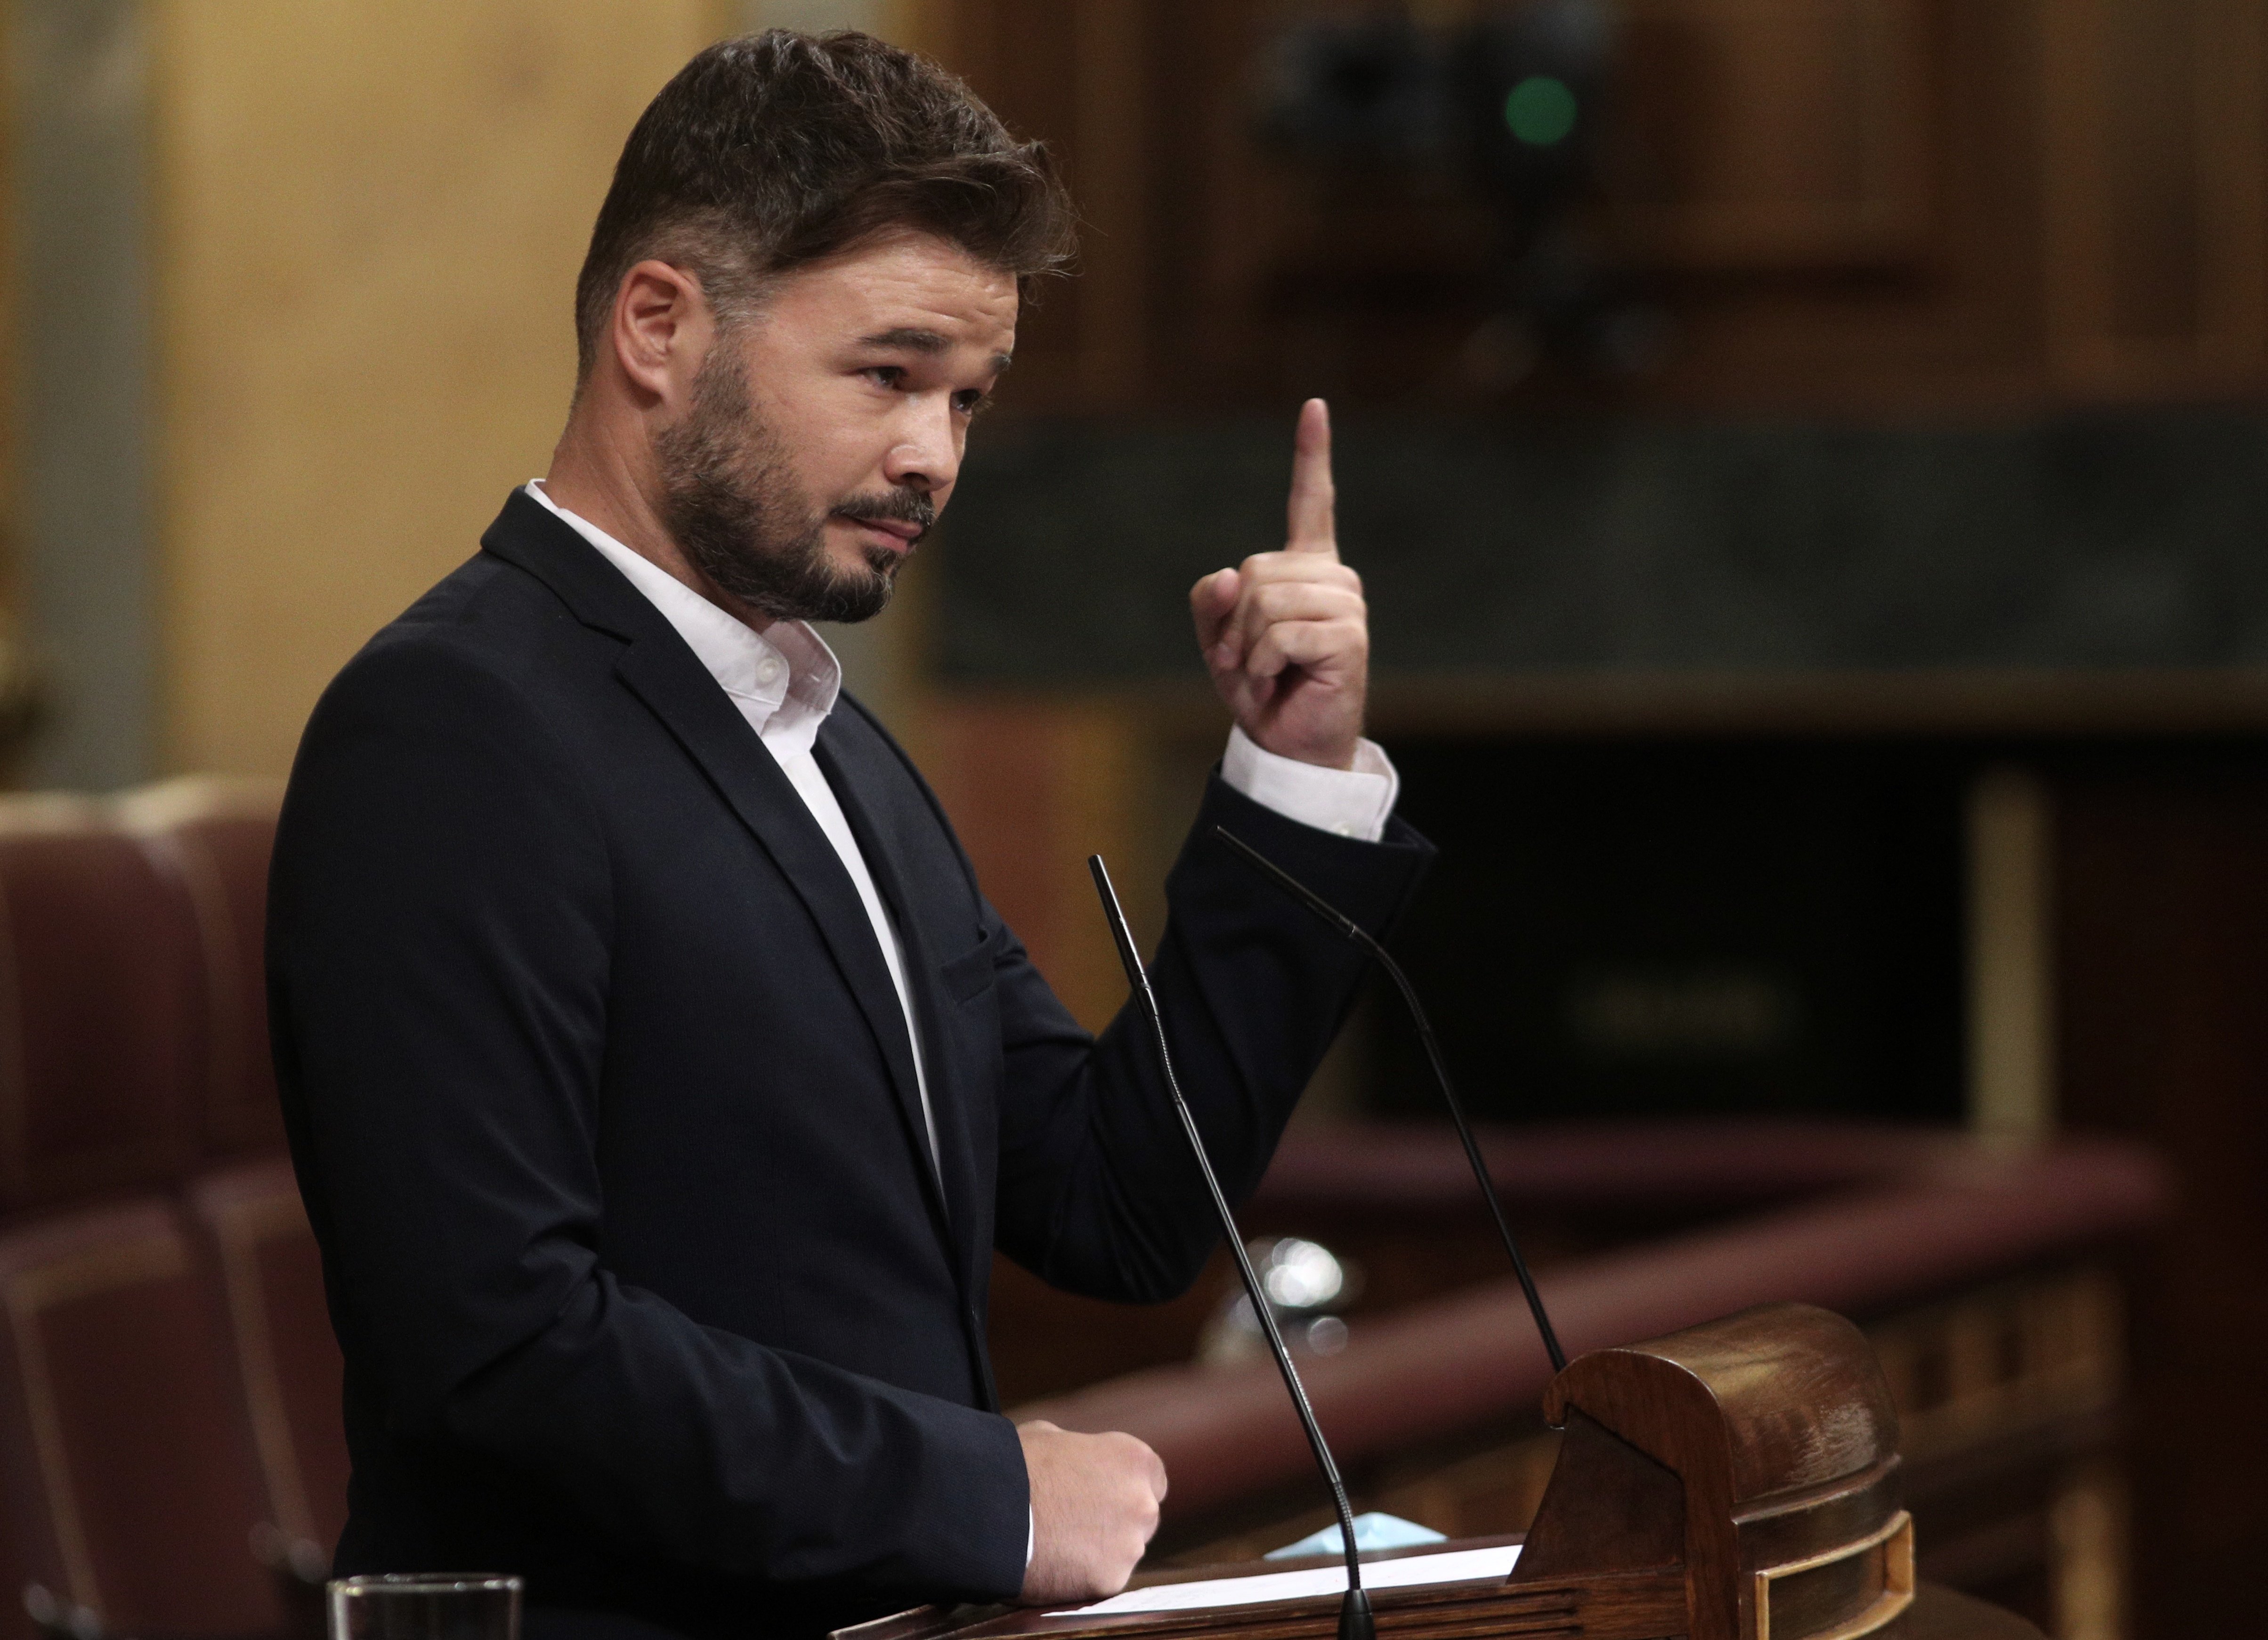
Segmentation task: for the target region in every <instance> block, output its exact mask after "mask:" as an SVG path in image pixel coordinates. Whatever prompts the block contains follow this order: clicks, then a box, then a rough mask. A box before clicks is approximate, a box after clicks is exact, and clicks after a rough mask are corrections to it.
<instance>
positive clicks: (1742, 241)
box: [1609, 0, 1935, 268]
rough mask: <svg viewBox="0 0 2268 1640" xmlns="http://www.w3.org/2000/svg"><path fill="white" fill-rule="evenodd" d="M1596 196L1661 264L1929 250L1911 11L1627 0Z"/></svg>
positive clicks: (1921, 77)
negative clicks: (1612, 146) (1610, 141)
mask: <svg viewBox="0 0 2268 1640" xmlns="http://www.w3.org/2000/svg"><path fill="white" fill-rule="evenodd" d="M1927 22H1928V19H1927V18H1926V16H1925V14H1924V8H1923V6H1922V4H1921V3H1920V0H1633V4H1629V5H1628V6H1626V8H1625V10H1624V32H1623V49H1624V65H1623V69H1622V70H1621V76H1620V81H1619V85H1618V86H1617V95H1616V106H1615V111H1614V120H1615V124H1616V132H1617V147H1618V149H1619V152H1618V153H1616V155H1615V156H1614V158H1613V160H1612V162H1611V163H1610V165H1609V200H1610V209H1611V210H1612V211H1613V215H1614V220H1615V227H1616V234H1617V236H1618V237H1619V238H1620V239H1621V240H1622V242H1623V244H1624V246H1626V247H1627V248H1628V249H1629V250H1630V251H1631V252H1632V253H1633V254H1636V255H1638V256H1639V257H1640V258H1642V259H1643V260H1645V261H1648V262H1650V263H1653V264H1655V265H1659V266H1665V267H1678V268H1835V267H1842V266H1846V265H1856V266H1864V265H1868V264H1874V263H1881V262H1891V263H1908V262H1911V261H1914V260H1916V259H1917V258H1918V257H1919V256H1920V255H1921V254H1924V253H1925V252H1926V250H1927V248H1928V243H1927V234H1928V230H1929V192H1930V189H1929V182H1930V177H1929V165H1928V161H1929V152H1930V149H1931V147H1932V145H1933V138H1934V136H1935V132H1934V130H1933V123H1934V121H1933V109H1932V107H1931V103H1930V95H1929V92H1930V85H1929V76H1930V69H1931V63H1930V59H1929V55H1928V50H1927V47H1928V36H1927Z"/></svg>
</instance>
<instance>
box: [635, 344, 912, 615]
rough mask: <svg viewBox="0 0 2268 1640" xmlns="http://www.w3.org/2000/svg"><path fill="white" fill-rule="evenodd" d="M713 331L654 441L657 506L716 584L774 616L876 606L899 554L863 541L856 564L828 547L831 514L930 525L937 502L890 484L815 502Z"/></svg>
mask: <svg viewBox="0 0 2268 1640" xmlns="http://www.w3.org/2000/svg"><path fill="white" fill-rule="evenodd" d="M734 351H735V350H734V349H732V348H730V347H727V346H726V345H725V337H723V336H721V335H720V336H719V337H718V339H717V341H716V342H715V343H714V344H712V345H711V348H710V349H709V357H706V358H705V359H703V360H702V362H701V369H700V370H699V371H698V372H697V373H696V375H695V377H694V379H693V403H692V406H691V408H689V409H688V410H687V412H686V414H685V415H684V416H682V417H681V418H680V419H679V420H678V421H677V423H675V424H674V425H673V426H670V427H667V428H665V429H664V430H662V432H661V433H660V434H659V437H658V438H656V439H655V441H654V454H655V458H656V460H657V463H658V465H659V468H660V481H661V518H662V523H663V524H664V525H665V526H666V527H667V528H668V530H669V533H670V534H671V535H672V536H674V538H675V539H676V541H677V544H678V546H679V547H680V548H681V549H682V550H683V551H684V553H685V555H686V556H687V557H688V558H689V559H690V560H692V562H693V564H694V566H695V567H696V569H698V570H700V571H701V573H702V574H703V575H705V576H707V577H709V580H710V582H711V584H712V585H714V586H716V587H717V589H718V591H719V592H725V593H726V594H728V595H730V596H731V597H733V598H734V599H739V600H740V602H741V603H744V604H747V605H749V606H750V607H754V608H756V609H759V610H762V612H763V613H764V614H768V615H770V616H771V617H772V618H773V619H775V620H780V621H865V620H868V619H870V618H871V617H873V616H874V615H878V614H880V613H881V612H882V610H883V608H884V607H885V606H887V604H888V603H889V601H890V593H891V592H893V591H894V590H895V586H896V584H897V575H898V571H899V570H901V569H902V568H903V567H904V564H905V561H906V555H905V554H904V553H902V552H894V551H892V550H891V549H890V548H887V547H873V548H867V549H866V551H865V565H864V567H863V568H861V569H857V570H845V569H843V567H841V566H840V565H838V564H836V563H835V561H834V560H833V559H832V558H830V557H828V553H827V534H826V532H827V521H828V519H829V518H837V517H849V518H892V519H898V520H902V521H903V522H906V523H910V524H916V525H918V526H921V528H922V529H924V530H927V529H928V528H929V526H931V525H932V523H934V522H935V521H936V519H937V505H936V504H935V503H934V502H932V501H931V500H930V498H929V497H928V496H925V495H924V494H923V493H922V492H920V491H919V490H916V489H902V488H901V489H890V490H884V491H880V492H878V493H876V494H873V495H858V496H844V497H843V498H842V499H841V500H839V501H837V502H836V503H835V504H833V505H831V506H828V507H817V506H814V505H813V504H812V501H811V498H810V496H809V495H808V494H807V493H806V491H805V490H804V489H803V487H802V485H801V484H799V482H797V481H796V477H795V473H794V469H793V467H792V464H791V463H790V461H789V460H788V455H787V452H786V449H785V448H784V445H783V444H782V442H781V440H780V438H779V437H778V435H777V432H775V431H774V430H772V429H771V428H770V427H768V426H765V425H764V424H763V423H761V422H759V421H758V420H757V418H756V416H755V410H754V408H752V407H751V406H750V404H749V402H748V393H747V383H746V381H745V380H744V379H743V378H742V375H741V371H740V363H739V360H738V359H737V357H734Z"/></svg>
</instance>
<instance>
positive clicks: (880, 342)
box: [858, 325, 1015, 376]
mask: <svg viewBox="0 0 2268 1640" xmlns="http://www.w3.org/2000/svg"><path fill="white" fill-rule="evenodd" d="M858 345H859V346H860V347H862V348H880V349H891V348H899V349H904V350H905V351H906V352H909V353H919V354H922V355H924V356H925V357H931V358H934V357H937V356H938V355H939V354H940V353H949V352H951V351H952V350H953V342H951V341H950V340H949V339H948V338H947V337H946V336H945V335H942V334H941V333H939V332H938V331H934V330H924V329H923V328H921V327H919V326H918V325H901V326H900V327H898V328H897V329H895V330H883V331H877V332H876V333H875V334H874V335H871V336H861V337H859V338H858ZM1014 362H1015V361H1014V360H1013V359H1011V358H1010V357H1008V356H1007V355H1006V354H1005V353H995V354H994V355H993V356H992V373H993V374H994V375H996V376H997V375H998V374H999V373H1000V372H1001V371H1005V370H1006V369H1007V368H1008V366H1009V365H1010V364H1013V363H1014Z"/></svg>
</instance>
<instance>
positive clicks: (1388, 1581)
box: [1058, 1543, 1520, 1617]
mask: <svg viewBox="0 0 2268 1640" xmlns="http://www.w3.org/2000/svg"><path fill="white" fill-rule="evenodd" d="M1519 1558H1520V1545H1519V1544H1517V1543H1508V1544H1506V1545H1504V1546H1503V1547H1502V1548H1476V1549H1452V1550H1450V1551H1449V1552H1448V1553H1447V1554H1446V1555H1404V1556H1403V1558H1402V1559H1400V1560H1381V1561H1372V1562H1370V1563H1366V1565H1365V1566H1364V1567H1363V1569H1362V1586H1363V1587H1364V1588H1366V1589H1406V1588H1410V1587H1411V1586H1413V1585H1417V1584H1421V1583H1454V1582H1456V1581H1457V1580H1458V1579H1460V1578H1462V1577H1503V1576H1505V1575H1506V1573H1508V1572H1509V1571H1511V1570H1512V1563H1513V1562H1514V1561H1516V1560H1518V1559H1519ZM1345 1592H1346V1568H1345V1567H1344V1566H1319V1567H1316V1568H1315V1569H1314V1570H1310V1571H1269V1572H1262V1573H1260V1574H1258V1575H1257V1576H1255V1577H1208V1578H1206V1579H1205V1580H1204V1581H1203V1582H1202V1583H1164V1584H1160V1585H1158V1586H1157V1587H1156V1588H1154V1589H1129V1590H1128V1591H1127V1592H1125V1593H1123V1594H1114V1595H1112V1596H1111V1597H1110V1598H1109V1599H1108V1600H1097V1601H1096V1602H1095V1603H1094V1605H1092V1606H1082V1607H1079V1609H1078V1610H1077V1611H1076V1612H1064V1613H1060V1614H1058V1615H1061V1616H1064V1617H1116V1616H1119V1615H1122V1614H1126V1613H1130V1612H1186V1611H1190V1610H1194V1609H1196V1608H1197V1607H1207V1606H1257V1605H1259V1604H1260V1602H1262V1601H1263V1600H1305V1599H1307V1598H1309V1597H1311V1596H1314V1595H1318V1594H1344V1593H1345Z"/></svg>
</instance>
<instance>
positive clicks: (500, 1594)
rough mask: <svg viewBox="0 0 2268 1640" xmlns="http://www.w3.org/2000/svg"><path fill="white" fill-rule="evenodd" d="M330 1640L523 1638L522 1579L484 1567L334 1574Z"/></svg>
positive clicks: (502, 1639)
mask: <svg viewBox="0 0 2268 1640" xmlns="http://www.w3.org/2000/svg"><path fill="white" fill-rule="evenodd" d="M330 1640H519V1578H517V1577H502V1576H498V1575H496V1574H493V1573H490V1572H484V1571H461V1572H450V1571H435V1572H408V1573H401V1572H390V1573H387V1575H385V1576H383V1577H335V1578H334V1579H332V1581H331V1633H330Z"/></svg>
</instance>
